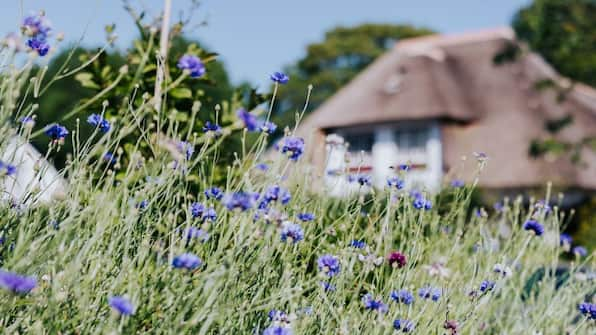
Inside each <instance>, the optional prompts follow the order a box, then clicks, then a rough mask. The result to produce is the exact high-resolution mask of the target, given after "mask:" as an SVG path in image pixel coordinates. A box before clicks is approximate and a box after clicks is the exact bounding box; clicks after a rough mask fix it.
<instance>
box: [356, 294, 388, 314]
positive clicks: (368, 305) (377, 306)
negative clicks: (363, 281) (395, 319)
mask: <svg viewBox="0 0 596 335" xmlns="http://www.w3.org/2000/svg"><path fill="white" fill-rule="evenodd" d="M362 304H363V305H364V308H365V309H368V310H371V311H377V312H379V313H386V312H387V311H388V308H387V305H385V304H384V303H383V301H381V300H380V299H378V300H376V299H374V298H373V296H372V295H371V294H370V293H368V294H365V295H364V296H363V297H362Z"/></svg>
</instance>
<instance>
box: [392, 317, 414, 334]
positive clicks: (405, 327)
mask: <svg viewBox="0 0 596 335" xmlns="http://www.w3.org/2000/svg"><path fill="white" fill-rule="evenodd" d="M415 327H416V326H415V325H414V323H413V322H412V321H410V320H406V319H397V320H395V321H393V328H394V329H395V330H401V331H402V333H409V332H411V331H413V330H414V328H415Z"/></svg>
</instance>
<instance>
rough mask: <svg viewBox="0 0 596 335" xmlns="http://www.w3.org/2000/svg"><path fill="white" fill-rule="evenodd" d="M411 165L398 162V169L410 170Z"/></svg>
mask: <svg viewBox="0 0 596 335" xmlns="http://www.w3.org/2000/svg"><path fill="white" fill-rule="evenodd" d="M411 168H412V167H411V166H410V164H399V166H398V169H399V170H401V171H404V172H408V171H410V169H411Z"/></svg>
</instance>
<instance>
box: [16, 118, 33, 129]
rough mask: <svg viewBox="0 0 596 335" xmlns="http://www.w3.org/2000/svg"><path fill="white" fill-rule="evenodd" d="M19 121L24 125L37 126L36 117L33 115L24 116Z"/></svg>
mask: <svg viewBox="0 0 596 335" xmlns="http://www.w3.org/2000/svg"><path fill="white" fill-rule="evenodd" d="M19 122H21V124H22V125H23V126H24V127H28V128H33V126H35V118H33V117H32V116H23V117H22V118H21V119H20V120H19Z"/></svg>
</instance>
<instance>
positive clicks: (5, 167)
mask: <svg viewBox="0 0 596 335" xmlns="http://www.w3.org/2000/svg"><path fill="white" fill-rule="evenodd" d="M16 172H17V168H16V167H15V166H14V165H11V164H8V163H4V162H3V161H0V176H12V175H14V174H15V173H16Z"/></svg>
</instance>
